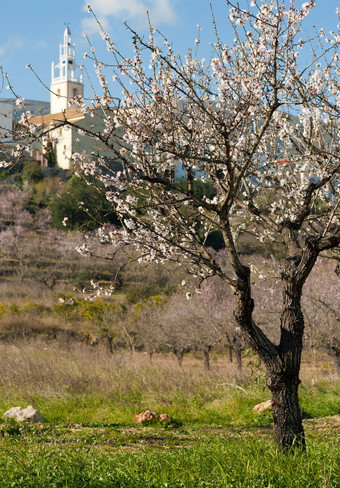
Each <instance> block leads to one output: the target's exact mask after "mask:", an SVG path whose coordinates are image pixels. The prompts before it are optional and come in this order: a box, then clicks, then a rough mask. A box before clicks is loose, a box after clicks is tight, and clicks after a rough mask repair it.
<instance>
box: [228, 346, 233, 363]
mask: <svg viewBox="0 0 340 488" xmlns="http://www.w3.org/2000/svg"><path fill="white" fill-rule="evenodd" d="M228 353H229V363H232V362H233V348H232V347H228Z"/></svg>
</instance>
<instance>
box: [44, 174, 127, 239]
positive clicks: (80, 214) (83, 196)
mask: <svg viewBox="0 0 340 488" xmlns="http://www.w3.org/2000/svg"><path fill="white" fill-rule="evenodd" d="M101 190H102V188H101V187H100V186H99V187H97V186H92V185H88V184H87V183H86V182H85V181H84V180H82V179H81V178H79V177H78V176H75V175H74V176H72V178H71V179H70V180H69V181H68V182H67V183H66V185H65V189H64V191H63V193H62V194H61V195H60V196H57V197H55V198H53V199H52V201H51V203H50V210H51V215H52V225H53V227H55V228H56V229H64V230H68V229H81V230H84V231H89V230H94V229H96V228H98V227H99V226H100V225H102V224H103V223H105V222H106V223H112V224H115V225H118V220H117V217H116V214H115V213H114V211H113V210H112V206H111V204H110V203H109V202H108V201H107V199H106V198H105V195H104V194H103V193H102V191H101ZM65 217H67V218H68V221H67V226H66V227H65V226H64V225H63V220H64V218H65Z"/></svg>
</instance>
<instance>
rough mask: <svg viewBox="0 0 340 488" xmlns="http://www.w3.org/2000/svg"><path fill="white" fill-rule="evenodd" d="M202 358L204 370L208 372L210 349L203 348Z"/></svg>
mask: <svg viewBox="0 0 340 488" xmlns="http://www.w3.org/2000/svg"><path fill="white" fill-rule="evenodd" d="M203 358H204V369H205V370H206V371H210V348H205V349H204V350H203Z"/></svg>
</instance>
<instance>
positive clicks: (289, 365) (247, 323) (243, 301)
mask: <svg viewBox="0 0 340 488" xmlns="http://www.w3.org/2000/svg"><path fill="white" fill-rule="evenodd" d="M298 263H299V260H298V259H294V260H291V259H287V260H286V263H285V267H284V270H283V272H282V283H283V306H282V312H281V338H280V344H279V345H278V346H276V345H274V344H273V343H272V342H271V341H270V340H269V339H268V337H267V336H266V335H265V334H264V333H263V331H262V330H261V329H260V328H259V327H257V326H256V324H255V323H254V321H253V319H252V312H253V306H254V304H253V300H252V298H251V285H250V280H249V277H247V276H245V277H242V279H240V280H239V286H238V289H237V291H236V293H235V294H236V297H237V299H238V300H237V307H236V310H235V318H236V320H237V322H238V324H239V326H240V328H241V330H242V332H243V337H244V339H245V341H246V343H247V344H248V345H249V346H250V347H252V348H253V350H254V351H255V352H256V353H257V354H258V355H259V356H260V357H261V359H262V361H263V363H264V364H265V366H266V371H267V386H268V388H269V389H270V391H271V393H272V401H273V419H274V438H275V442H276V443H277V444H278V445H280V446H281V447H283V448H284V449H286V448H291V447H300V448H302V449H305V437H304V431H303V427H302V416H301V411H300V406H299V399H298V385H299V383H300V380H299V371H300V364H301V351H302V337H303V330H304V320H303V314H302V311H301V295H302V285H303V282H304V280H303V279H297V274H296V269H297V265H298ZM303 278H304V276H303Z"/></svg>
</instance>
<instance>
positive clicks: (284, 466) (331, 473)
mask: <svg viewBox="0 0 340 488" xmlns="http://www.w3.org/2000/svg"><path fill="white" fill-rule="evenodd" d="M7 431H8V432H6V428H4V427H3V429H2V432H3V435H4V437H3V439H2V441H1V444H2V446H1V447H2V452H3V456H2V457H1V458H0V486H1V487H3V488H7V487H20V488H22V487H25V488H30V487H32V488H33V487H34V488H38V487H39V488H42V487H46V488H53V487H81V488H86V487H89V488H90V487H91V488H95V487H98V488H99V487H103V488H104V487H120V488H124V487H129V488H138V487H141V488H142V487H143V488H145V487H150V488H151V487H154V488H156V487H157V488H161V487H162V488H166V487H167V488H169V487H171V488H177V487H186V488H200V487H202V488H203V487H212V488H219V487H228V488H232V487H235V488H236V487H240V488H241V487H249V488H250V487H251V488H256V487H259V488H260V487H261V488H262V487H263V488H264V487H266V488H269V487H277V488H279V487H280V488H281V487H282V488H287V487H290V488H293V487H297V488H304V487H309V488H311V487H315V488H316V487H319V488H323V487H326V488H327V487H332V488H336V487H337V488H338V487H339V482H340V473H339V466H340V454H339V453H340V449H339V448H340V445H339V444H340V443H339V440H338V439H336V438H335V437H334V436H333V437H332V436H330V437H329V438H327V439H326V438H323V439H322V438H320V439H318V440H317V441H314V442H310V443H309V445H308V455H307V456H306V455H305V454H303V453H301V452H296V453H294V454H291V455H288V456H287V455H285V454H283V453H281V452H278V451H277V450H276V449H275V447H274V446H273V444H272V442H271V441H270V440H269V439H268V432H264V433H263V432H262V433H260V434H258V433H254V432H251V431H243V432H239V433H235V432H233V431H229V430H225V429H209V428H197V429H190V428H188V429H187V428H183V427H181V428H176V429H174V430H172V429H164V428H163V427H161V426H156V427H139V428H134V429H131V428H130V429H123V428H119V427H113V426H112V427H106V428H99V427H97V428H84V427H81V426H76V427H75V428H74V427H73V428H72V427H58V428H57V427H52V428H51V427H37V426H35V427H24V428H23V429H21V430H16V429H14V428H13V426H8V427H7Z"/></svg>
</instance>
